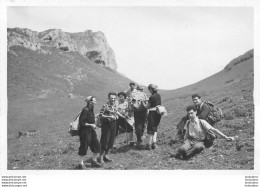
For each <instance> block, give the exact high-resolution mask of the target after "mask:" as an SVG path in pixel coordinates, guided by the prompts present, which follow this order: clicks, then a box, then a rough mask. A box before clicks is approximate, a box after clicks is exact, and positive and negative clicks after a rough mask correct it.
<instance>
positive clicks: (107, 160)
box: [104, 156, 113, 162]
mask: <svg viewBox="0 0 260 187" xmlns="http://www.w3.org/2000/svg"><path fill="white" fill-rule="evenodd" d="M104 161H105V162H113V160H112V159H110V158H107V157H106V156H104Z"/></svg>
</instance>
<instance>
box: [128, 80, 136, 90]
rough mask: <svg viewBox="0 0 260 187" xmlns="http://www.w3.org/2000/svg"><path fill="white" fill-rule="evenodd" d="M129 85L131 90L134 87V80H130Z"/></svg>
mask: <svg viewBox="0 0 260 187" xmlns="http://www.w3.org/2000/svg"><path fill="white" fill-rule="evenodd" d="M129 86H130V88H131V90H134V89H135V83H134V82H130V83H129Z"/></svg>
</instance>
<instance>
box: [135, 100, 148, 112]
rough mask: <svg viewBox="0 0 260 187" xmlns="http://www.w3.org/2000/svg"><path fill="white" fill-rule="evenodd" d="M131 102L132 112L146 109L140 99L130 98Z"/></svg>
mask: <svg viewBox="0 0 260 187" xmlns="http://www.w3.org/2000/svg"><path fill="white" fill-rule="evenodd" d="M132 103H133V104H132V106H133V109H134V112H140V111H145V110H146V108H145V107H144V105H143V103H142V101H141V100H135V99H132Z"/></svg>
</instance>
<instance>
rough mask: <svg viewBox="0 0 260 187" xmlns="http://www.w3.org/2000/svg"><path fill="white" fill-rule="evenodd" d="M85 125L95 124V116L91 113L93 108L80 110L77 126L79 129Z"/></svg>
mask: <svg viewBox="0 0 260 187" xmlns="http://www.w3.org/2000/svg"><path fill="white" fill-rule="evenodd" d="M86 123H89V124H94V123H95V115H94V112H93V108H92V109H90V108H88V107H85V108H83V109H82V112H81V114H80V116H79V126H80V128H81V127H83V126H85V124H86Z"/></svg>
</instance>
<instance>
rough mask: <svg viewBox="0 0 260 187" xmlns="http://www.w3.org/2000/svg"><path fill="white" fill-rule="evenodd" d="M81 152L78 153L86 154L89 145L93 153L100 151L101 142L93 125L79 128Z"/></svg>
mask: <svg viewBox="0 0 260 187" xmlns="http://www.w3.org/2000/svg"><path fill="white" fill-rule="evenodd" d="M79 140H80V146H79V152H78V155H80V156H85V155H86V154H87V151H88V147H90V150H91V151H92V152H93V153H100V143H99V140H98V138H97V133H96V131H95V129H94V128H93V127H90V126H89V127H81V128H80V129H79Z"/></svg>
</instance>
